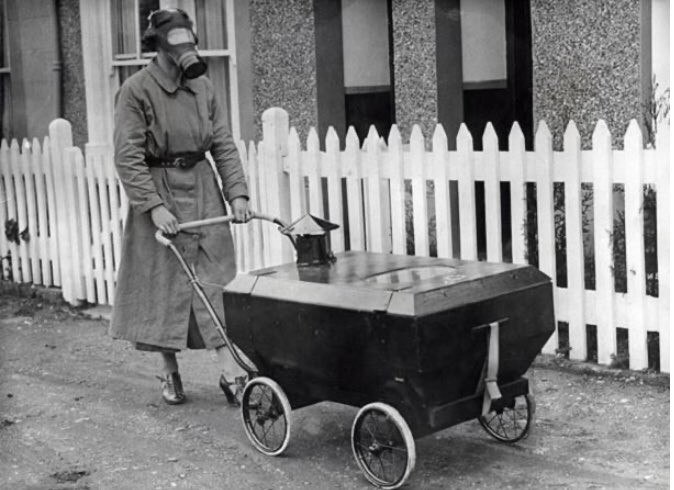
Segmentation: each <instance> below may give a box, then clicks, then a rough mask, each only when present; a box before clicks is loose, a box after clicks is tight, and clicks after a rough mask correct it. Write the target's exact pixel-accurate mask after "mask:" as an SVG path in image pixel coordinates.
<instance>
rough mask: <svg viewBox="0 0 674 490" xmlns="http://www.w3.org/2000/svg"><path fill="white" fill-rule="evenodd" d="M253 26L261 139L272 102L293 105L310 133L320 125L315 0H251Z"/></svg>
mask: <svg viewBox="0 0 674 490" xmlns="http://www.w3.org/2000/svg"><path fill="white" fill-rule="evenodd" d="M250 27H251V40H250V44H251V65H252V70H253V77H252V78H253V108H254V112H255V124H256V139H257V140H259V139H260V138H261V135H262V126H261V121H260V118H261V116H262V113H263V112H264V111H265V110H266V109H268V108H270V107H282V108H283V109H285V110H286V111H288V113H289V115H290V125H291V126H295V127H296V128H297V131H298V132H299V134H300V137H301V138H305V137H306V135H307V134H308V131H309V128H310V127H311V126H314V127H316V126H317V125H318V119H317V95H316V42H315V36H314V32H315V31H314V10H313V1H312V0H284V1H283V2H279V1H278V0H251V2H250Z"/></svg>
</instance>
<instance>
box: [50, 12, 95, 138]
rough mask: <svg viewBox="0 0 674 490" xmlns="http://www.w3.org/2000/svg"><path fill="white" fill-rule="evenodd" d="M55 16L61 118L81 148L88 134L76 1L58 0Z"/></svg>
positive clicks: (80, 33)
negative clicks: (67, 123) (58, 51)
mask: <svg viewBox="0 0 674 490" xmlns="http://www.w3.org/2000/svg"><path fill="white" fill-rule="evenodd" d="M57 17H58V30H59V41H60V42H59V44H60V55H61V117H63V118H65V119H67V120H68V121H70V124H72V128H73V143H74V144H75V145H77V146H79V147H81V148H83V147H84V144H85V143H86V142H87V141H88V135H87V103H86V96H85V90H84V68H83V65H82V30H81V28H80V6H79V0H57Z"/></svg>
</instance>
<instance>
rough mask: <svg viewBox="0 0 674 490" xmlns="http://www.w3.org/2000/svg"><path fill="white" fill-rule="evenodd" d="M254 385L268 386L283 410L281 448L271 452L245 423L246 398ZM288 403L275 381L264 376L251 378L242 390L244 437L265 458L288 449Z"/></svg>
mask: <svg viewBox="0 0 674 490" xmlns="http://www.w3.org/2000/svg"><path fill="white" fill-rule="evenodd" d="M256 385H265V386H268V387H269V388H270V389H271V390H272V392H273V394H274V396H275V397H276V398H277V399H278V401H279V402H280V403H281V408H282V409H283V415H284V416H285V419H286V430H285V434H284V436H283V442H282V444H281V446H280V447H279V448H278V449H276V450H273V451H270V450H269V449H268V448H266V447H265V445H264V444H263V443H261V442H260V441H259V440H258V438H257V437H256V436H255V434H254V433H253V432H252V430H251V428H250V427H249V425H248V423H247V421H246V411H247V410H248V401H249V400H248V398H249V396H250V392H251V390H252V389H253V388H254V387H255V386H256ZM290 412H291V408H290V402H289V401H288V397H287V396H286V394H285V392H284V391H283V388H281V387H280V386H279V385H278V383H277V382H276V381H274V380H273V379H271V378H266V377H264V376H261V377H258V378H253V379H251V380H250V381H248V383H246V386H245V388H244V389H243V394H242V396H241V422H242V423H243V428H244V430H245V431H246V435H247V436H248V440H250V442H251V443H252V444H253V446H254V447H255V449H257V450H258V451H260V452H261V453H262V454H265V455H267V456H278V455H280V454H282V453H283V451H285V450H286V448H287V447H288V442H289V440H290V425H291V420H290Z"/></svg>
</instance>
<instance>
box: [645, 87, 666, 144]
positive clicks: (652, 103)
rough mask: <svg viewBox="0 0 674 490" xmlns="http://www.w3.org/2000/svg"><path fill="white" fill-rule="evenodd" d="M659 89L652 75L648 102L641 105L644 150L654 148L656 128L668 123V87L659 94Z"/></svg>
mask: <svg viewBox="0 0 674 490" xmlns="http://www.w3.org/2000/svg"><path fill="white" fill-rule="evenodd" d="M659 88H660V84H659V83H658V81H657V79H656V77H655V75H653V78H652V80H651V86H650V91H649V94H648V100H647V101H646V102H644V103H643V104H642V106H643V108H642V116H643V125H644V132H645V135H644V136H645V141H644V143H645V145H646V148H655V143H656V141H655V139H656V136H657V134H658V126H659V125H661V123H665V122H667V123H668V122H669V87H668V88H666V89H664V90H663V91H662V92H661V93H660V92H659Z"/></svg>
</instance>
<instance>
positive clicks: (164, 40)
mask: <svg viewBox="0 0 674 490" xmlns="http://www.w3.org/2000/svg"><path fill="white" fill-rule="evenodd" d="M148 20H149V23H150V25H149V27H148V29H147V31H146V32H145V34H144V36H143V37H144V38H145V39H149V38H154V40H155V42H156V45H157V46H160V47H161V48H162V49H164V50H165V51H166V52H167V53H168V55H169V56H170V57H171V59H173V61H174V62H175V64H176V65H177V66H178V67H179V68H180V70H181V71H182V72H183V75H185V77H186V78H197V77H200V76H201V75H203V74H204V73H206V62H205V61H204V60H203V58H201V56H199V53H198V52H197V48H196V45H197V43H198V40H197V37H196V35H195V34H194V31H192V21H191V20H190V18H189V16H188V15H187V14H186V13H185V12H183V11H182V10H180V9H164V10H156V11H154V12H152V13H151V14H150V17H149V18H148Z"/></svg>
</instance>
